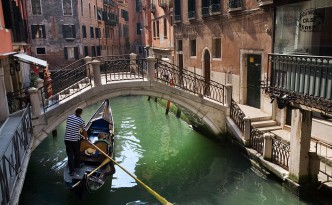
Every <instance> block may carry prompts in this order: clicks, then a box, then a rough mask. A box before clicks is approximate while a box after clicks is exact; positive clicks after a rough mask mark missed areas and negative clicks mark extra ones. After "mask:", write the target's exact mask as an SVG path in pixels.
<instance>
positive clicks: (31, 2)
mask: <svg viewBox="0 0 332 205" xmlns="http://www.w3.org/2000/svg"><path fill="white" fill-rule="evenodd" d="M33 1H34V2H36V3H37V1H39V7H40V13H34V12H33V11H34V10H35V9H34V7H33ZM30 4H31V14H32V15H33V16H40V15H42V13H43V10H42V5H41V0H30Z"/></svg>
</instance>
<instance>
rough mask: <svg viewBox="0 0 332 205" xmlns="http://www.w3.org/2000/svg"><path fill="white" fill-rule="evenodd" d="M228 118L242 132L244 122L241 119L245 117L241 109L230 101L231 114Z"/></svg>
mask: <svg viewBox="0 0 332 205" xmlns="http://www.w3.org/2000/svg"><path fill="white" fill-rule="evenodd" d="M230 116H231V118H232V120H233V121H234V122H235V124H236V125H237V126H238V128H239V129H240V130H241V131H242V132H244V120H243V118H244V117H245V116H246V115H245V114H244V112H243V111H242V110H241V108H240V107H239V106H238V105H237V104H236V102H235V101H234V100H233V99H232V104H231V113H230Z"/></svg>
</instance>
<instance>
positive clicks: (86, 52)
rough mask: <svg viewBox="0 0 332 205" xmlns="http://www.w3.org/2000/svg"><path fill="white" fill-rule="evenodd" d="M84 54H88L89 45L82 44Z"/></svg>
mask: <svg viewBox="0 0 332 205" xmlns="http://www.w3.org/2000/svg"><path fill="white" fill-rule="evenodd" d="M84 56H89V47H88V46H84Z"/></svg>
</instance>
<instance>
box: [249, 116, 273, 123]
mask: <svg viewBox="0 0 332 205" xmlns="http://www.w3.org/2000/svg"><path fill="white" fill-rule="evenodd" d="M249 119H250V120H251V122H259V121H266V120H271V119H272V116H270V115H267V116H259V117H250V116H249Z"/></svg>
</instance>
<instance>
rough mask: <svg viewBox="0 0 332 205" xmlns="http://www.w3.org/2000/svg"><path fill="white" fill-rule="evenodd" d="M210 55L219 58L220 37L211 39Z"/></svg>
mask: <svg viewBox="0 0 332 205" xmlns="http://www.w3.org/2000/svg"><path fill="white" fill-rule="evenodd" d="M212 55H213V58H221V39H220V38H214V39H212Z"/></svg>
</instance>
